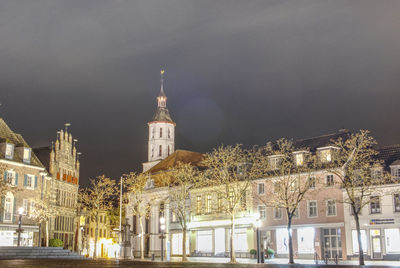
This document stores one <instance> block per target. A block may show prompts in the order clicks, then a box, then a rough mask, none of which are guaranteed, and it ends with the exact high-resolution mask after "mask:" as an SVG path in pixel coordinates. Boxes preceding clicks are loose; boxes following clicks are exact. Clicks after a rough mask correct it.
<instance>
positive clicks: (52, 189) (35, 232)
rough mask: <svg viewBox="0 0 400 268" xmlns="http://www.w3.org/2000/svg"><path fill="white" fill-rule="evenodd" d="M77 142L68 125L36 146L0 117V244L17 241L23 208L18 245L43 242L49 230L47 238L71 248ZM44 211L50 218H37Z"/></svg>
mask: <svg viewBox="0 0 400 268" xmlns="http://www.w3.org/2000/svg"><path fill="white" fill-rule="evenodd" d="M75 143H76V140H74V139H73V138H72V135H71V133H68V131H67V128H66V129H65V131H64V130H60V131H58V132H57V139H56V141H55V143H52V145H51V146H47V147H42V148H35V149H34V148H31V147H30V146H29V144H28V143H27V142H26V141H25V140H24V138H23V137H22V136H21V135H20V134H18V133H15V132H14V131H12V130H11V129H10V128H9V126H8V125H7V124H6V122H5V121H4V120H3V119H2V118H0V171H1V174H2V175H3V181H2V184H1V189H2V191H1V203H0V246H16V245H17V232H16V230H17V229H18V219H19V216H20V215H19V208H23V212H22V229H23V232H22V234H21V245H23V246H40V245H44V246H45V245H46V233H48V238H49V239H52V238H58V239H60V240H62V241H63V242H64V247H65V248H69V249H75V247H76V239H77V235H78V234H79V232H78V230H77V226H79V223H78V222H77V221H78V220H79V219H78V218H77V199H78V187H79V169H80V163H79V160H78V155H79V153H78V152H77V149H76V144H75ZM38 204H40V206H39V205H38ZM39 210H41V211H39ZM42 212H45V213H44V215H46V216H45V217H48V220H46V221H44V220H40V219H39V217H41V218H42V219H43V214H42V215H41V216H39V213H42ZM46 225H47V226H46ZM46 230H47V231H46Z"/></svg>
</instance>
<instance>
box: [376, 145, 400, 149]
mask: <svg viewBox="0 0 400 268" xmlns="http://www.w3.org/2000/svg"><path fill="white" fill-rule="evenodd" d="M394 147H400V143H398V144H392V145H385V146H382V147H379V148H378V150H381V149H388V148H394Z"/></svg>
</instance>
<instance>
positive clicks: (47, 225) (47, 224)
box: [46, 221, 49, 247]
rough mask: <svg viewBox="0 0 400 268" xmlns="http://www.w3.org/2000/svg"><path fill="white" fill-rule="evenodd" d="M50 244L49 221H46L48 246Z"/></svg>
mask: <svg viewBox="0 0 400 268" xmlns="http://www.w3.org/2000/svg"><path fill="white" fill-rule="evenodd" d="M48 246H49V223H48V222H47V221H46V247H48Z"/></svg>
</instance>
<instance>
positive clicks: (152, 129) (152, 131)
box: [151, 127, 156, 139]
mask: <svg viewBox="0 0 400 268" xmlns="http://www.w3.org/2000/svg"><path fill="white" fill-rule="evenodd" d="M155 133H156V129H155V128H154V127H152V128H151V138H152V139H154V134H155Z"/></svg>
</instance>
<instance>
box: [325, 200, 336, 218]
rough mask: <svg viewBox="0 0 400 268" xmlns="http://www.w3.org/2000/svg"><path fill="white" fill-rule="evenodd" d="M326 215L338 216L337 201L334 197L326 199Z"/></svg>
mask: <svg viewBox="0 0 400 268" xmlns="http://www.w3.org/2000/svg"><path fill="white" fill-rule="evenodd" d="M326 215H327V216H336V201H335V200H333V199H330V200H327V201H326Z"/></svg>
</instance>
